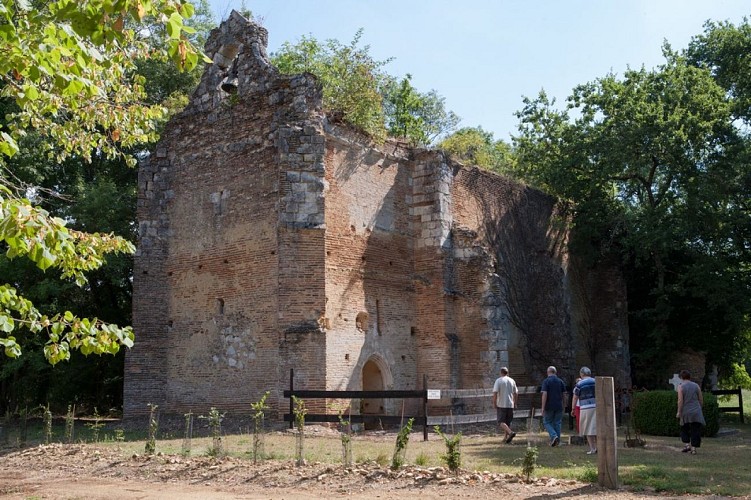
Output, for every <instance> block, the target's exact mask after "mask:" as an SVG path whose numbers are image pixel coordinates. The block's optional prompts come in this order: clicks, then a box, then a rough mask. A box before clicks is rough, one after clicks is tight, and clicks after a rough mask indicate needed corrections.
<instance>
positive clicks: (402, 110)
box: [381, 74, 459, 146]
mask: <svg viewBox="0 0 751 500" xmlns="http://www.w3.org/2000/svg"><path fill="white" fill-rule="evenodd" d="M411 80H412V75H410V74H407V76H405V77H404V78H402V79H401V81H398V80H397V79H395V78H387V81H386V83H385V84H384V86H383V88H382V90H381V92H382V94H383V106H384V111H385V114H386V126H387V128H388V133H389V135H391V136H393V137H403V138H405V139H407V140H408V141H409V142H410V143H411V144H414V145H418V146H427V145H429V144H431V143H432V142H433V141H435V140H436V139H437V138H438V137H440V136H442V135H444V134H446V133H448V132H450V131H452V130H453V129H454V128H456V125H457V124H458V123H459V117H458V116H457V115H456V114H455V113H454V112H452V111H448V110H446V106H445V101H446V100H445V98H443V97H441V96H440V95H438V93H437V92H436V91H435V90H431V91H430V92H427V93H420V92H418V91H417V89H415V88H414V87H413V86H412V83H411Z"/></svg>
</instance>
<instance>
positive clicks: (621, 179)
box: [514, 47, 751, 386]
mask: <svg viewBox="0 0 751 500" xmlns="http://www.w3.org/2000/svg"><path fill="white" fill-rule="evenodd" d="M664 52H665V57H666V60H665V63H664V64H663V65H661V66H659V67H658V68H656V69H654V70H646V69H640V70H628V71H626V72H625V73H624V75H623V76H622V77H618V76H616V75H612V74H611V75H607V76H605V77H603V78H600V79H597V80H595V81H594V82H591V83H587V84H583V85H580V86H578V87H576V88H575V89H574V91H573V93H572V95H571V96H570V97H569V98H568V101H567V106H566V108H565V109H563V110H559V109H557V108H556V106H555V102H554V101H551V100H549V99H548V97H547V96H546V95H545V94H544V93H541V94H540V95H539V96H538V97H537V99H533V100H531V99H526V100H525V107H524V108H523V110H522V111H520V112H519V113H518V116H519V118H520V126H519V135H518V136H517V137H515V138H514V148H515V152H516V153H517V159H518V164H517V168H516V173H517V174H518V175H520V176H522V177H523V178H524V179H525V180H526V181H527V182H529V183H531V184H534V185H536V186H539V187H541V188H542V189H544V190H546V191H548V192H549V193H551V194H553V195H555V196H557V197H559V198H561V199H563V200H569V201H571V202H573V207H574V210H573V215H574V219H573V222H574V232H573V234H572V239H571V245H572V247H573V248H574V249H576V250H577V251H578V252H579V253H580V254H587V255H590V256H592V257H593V258H600V257H602V256H606V257H607V258H610V259H613V258H616V259H619V260H620V262H622V263H623V266H624V270H625V275H626V279H627V289H628V292H629V297H628V303H629V309H630V313H631V314H630V325H629V326H630V332H631V348H632V353H633V356H634V364H635V367H636V369H635V370H634V371H635V373H636V377H637V378H636V382H637V383H638V384H640V385H649V386H651V385H653V384H654V380H655V378H656V377H657V373H656V371H655V370H654V368H655V367H660V366H663V364H664V360H665V359H669V357H670V355H671V354H672V353H675V352H677V351H678V348H679V347H690V348H691V349H694V350H696V351H703V352H707V357H708V362H709V363H714V364H717V365H719V366H721V367H722V368H726V367H727V366H729V364H730V363H732V362H738V361H741V360H743V359H745V357H746V356H747V353H748V350H749V346H751V335H750V334H749V332H750V331H751V328H749V318H751V315H750V314H749V313H751V300H749V299H750V298H751V287H750V286H749V269H751V251H750V250H749V249H751V246H749V241H751V231H749V229H748V228H749V227H751V212H749V210H748V206H747V200H748V199H749V197H750V196H751V183H749V182H748V176H747V165H748V161H747V160H748V158H749V154H750V153H749V151H750V149H749V142H748V137H747V136H746V135H745V133H744V131H743V130H742V129H740V128H739V127H738V125H739V124H738V123H737V122H736V121H735V117H734V115H733V106H734V103H733V102H732V101H731V100H730V99H729V98H728V94H727V92H726V91H725V90H724V89H723V88H722V86H721V85H719V84H718V82H717V81H716V80H715V79H714V78H713V76H712V74H711V73H710V71H708V70H707V69H704V68H699V67H696V66H694V65H692V64H690V63H689V61H688V60H687V58H686V57H685V56H684V55H682V54H679V53H676V52H673V51H671V50H670V48H669V47H665V49H664ZM571 115H575V116H576V117H577V118H576V119H573V118H572V117H571Z"/></svg>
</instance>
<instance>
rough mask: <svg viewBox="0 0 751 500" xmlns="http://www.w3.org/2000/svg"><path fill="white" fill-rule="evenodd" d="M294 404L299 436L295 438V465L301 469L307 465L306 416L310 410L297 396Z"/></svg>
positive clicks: (293, 397) (294, 398)
mask: <svg viewBox="0 0 751 500" xmlns="http://www.w3.org/2000/svg"><path fill="white" fill-rule="evenodd" d="M292 403H293V404H294V407H293V409H292V412H293V413H294V415H295V427H296V428H297V435H296V436H295V464H296V465H297V466H298V467H299V466H301V465H303V464H305V459H304V458H303V453H304V451H305V450H304V448H305V415H306V414H307V413H308V410H307V409H306V408H305V401H303V400H302V399H300V398H298V397H297V396H292Z"/></svg>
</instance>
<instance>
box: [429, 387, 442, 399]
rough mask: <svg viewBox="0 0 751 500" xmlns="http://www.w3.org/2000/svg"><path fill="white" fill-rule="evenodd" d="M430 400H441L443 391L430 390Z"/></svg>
mask: <svg viewBox="0 0 751 500" xmlns="http://www.w3.org/2000/svg"><path fill="white" fill-rule="evenodd" d="M428 399H441V390H440V389H428Z"/></svg>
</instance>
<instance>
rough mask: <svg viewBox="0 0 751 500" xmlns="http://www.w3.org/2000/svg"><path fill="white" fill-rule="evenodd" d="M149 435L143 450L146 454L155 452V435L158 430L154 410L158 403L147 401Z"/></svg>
mask: <svg viewBox="0 0 751 500" xmlns="http://www.w3.org/2000/svg"><path fill="white" fill-rule="evenodd" d="M147 406H148V407H149V437H148V439H147V440H146V445H145V446H144V452H145V453H146V454H147V455H153V454H154V453H156V435H157V432H159V414H158V413H157V412H156V411H157V409H158V408H159V405H155V404H151V403H149V404H148V405H147Z"/></svg>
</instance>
